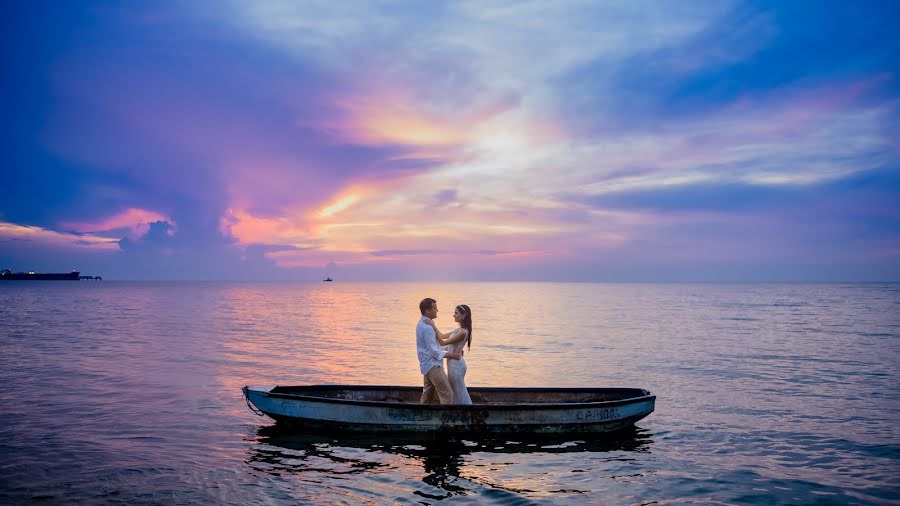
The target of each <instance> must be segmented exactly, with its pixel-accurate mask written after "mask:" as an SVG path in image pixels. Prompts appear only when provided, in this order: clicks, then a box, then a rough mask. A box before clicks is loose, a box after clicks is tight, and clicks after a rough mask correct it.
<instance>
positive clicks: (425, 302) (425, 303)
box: [419, 297, 437, 314]
mask: <svg viewBox="0 0 900 506" xmlns="http://www.w3.org/2000/svg"><path fill="white" fill-rule="evenodd" d="M435 302H437V301H436V300H434V299H432V298H431V297H426V298H424V299H422V302H420V303H419V312H420V313H422V314H425V311H428V310H429V309H431V306H432V304H434V303H435Z"/></svg>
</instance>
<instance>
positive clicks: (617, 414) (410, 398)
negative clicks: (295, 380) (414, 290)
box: [241, 385, 656, 434]
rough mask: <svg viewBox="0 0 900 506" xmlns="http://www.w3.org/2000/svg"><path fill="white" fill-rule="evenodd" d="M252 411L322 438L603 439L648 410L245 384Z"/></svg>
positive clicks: (558, 395) (502, 395) (382, 389)
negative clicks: (433, 399)
mask: <svg viewBox="0 0 900 506" xmlns="http://www.w3.org/2000/svg"><path fill="white" fill-rule="evenodd" d="M241 390H242V391H243V393H244V397H245V398H246V400H247V406H248V407H249V408H250V409H251V410H253V411H254V413H256V414H258V415H260V416H263V415H266V416H268V417H270V418H272V419H273V420H275V421H276V422H278V423H280V424H283V425H287V426H291V427H299V428H304V429H311V430H316V431H328V432H357V433H359V432H365V433H385V432H390V433H463V434H480V433H484V434H493V433H529V434H571V433H607V432H616V431H620V430H625V429H630V428H631V427H633V426H634V423H635V422H637V421H638V420H640V419H642V418H644V417H646V416H647V415H649V414H650V413H652V412H653V410H654V409H655V406H656V396H655V395H653V394H651V393H650V392H649V391H647V390H644V389H640V388H499V387H472V388H469V395H470V396H471V397H472V401H473V402H474V404H420V403H419V398H420V396H421V394H422V387H409V386H368V385H366V386H363V385H303V386H267V387H251V386H245V387H243V388H242V389H241Z"/></svg>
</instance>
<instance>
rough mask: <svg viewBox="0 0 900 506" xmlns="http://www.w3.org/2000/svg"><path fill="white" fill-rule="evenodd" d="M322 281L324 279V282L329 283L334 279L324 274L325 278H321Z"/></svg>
mask: <svg viewBox="0 0 900 506" xmlns="http://www.w3.org/2000/svg"><path fill="white" fill-rule="evenodd" d="M322 281H324V282H326V283H331V282H332V281H334V280H333V279H331V278H330V277H328V276H325V279H323V280H322Z"/></svg>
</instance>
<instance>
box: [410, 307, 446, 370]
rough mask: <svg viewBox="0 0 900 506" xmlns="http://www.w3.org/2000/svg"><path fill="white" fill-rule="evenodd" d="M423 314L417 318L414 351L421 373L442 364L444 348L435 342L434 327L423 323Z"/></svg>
mask: <svg viewBox="0 0 900 506" xmlns="http://www.w3.org/2000/svg"><path fill="white" fill-rule="evenodd" d="M425 318H426V317H425V316H423V317H422V318H420V319H419V324H418V325H416V352H417V353H418V355H419V370H421V371H422V374H423V375H425V374H428V371H430V370H431V368H432V367H434V366H438V367H443V366H444V354H445V352H444V350H443V349H442V348H441V346H440V345H439V344H438V342H437V337H435V335H434V329H433V328H431V325H428V324H427V323H425Z"/></svg>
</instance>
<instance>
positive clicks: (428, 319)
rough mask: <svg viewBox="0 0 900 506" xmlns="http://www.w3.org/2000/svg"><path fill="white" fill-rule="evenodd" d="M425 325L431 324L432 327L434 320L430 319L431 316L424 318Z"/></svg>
mask: <svg viewBox="0 0 900 506" xmlns="http://www.w3.org/2000/svg"><path fill="white" fill-rule="evenodd" d="M425 325H431V326H432V327H434V320H432V319H431V318H425Z"/></svg>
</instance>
